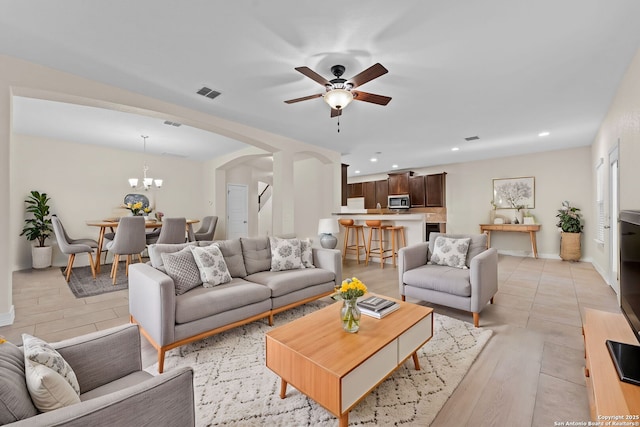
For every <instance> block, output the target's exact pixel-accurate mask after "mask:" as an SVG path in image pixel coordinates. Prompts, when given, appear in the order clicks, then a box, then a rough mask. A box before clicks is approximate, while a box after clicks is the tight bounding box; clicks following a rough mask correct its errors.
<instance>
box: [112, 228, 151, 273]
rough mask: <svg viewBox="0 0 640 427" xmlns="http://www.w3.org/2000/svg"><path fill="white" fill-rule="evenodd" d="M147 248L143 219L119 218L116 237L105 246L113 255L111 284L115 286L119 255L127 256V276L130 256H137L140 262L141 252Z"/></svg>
mask: <svg viewBox="0 0 640 427" xmlns="http://www.w3.org/2000/svg"><path fill="white" fill-rule="evenodd" d="M146 246H147V241H146V239H145V228H144V217H141V216H126V217H123V218H120V223H119V224H118V228H117V230H116V235H115V237H114V238H113V240H112V241H111V242H109V243H108V244H107V249H108V250H109V252H111V253H113V265H112V266H111V276H110V277H111V278H112V279H113V284H114V285H115V284H116V277H117V275H118V263H119V262H120V255H126V256H127V262H126V266H125V274H126V275H127V276H128V275H129V264H131V255H137V256H138V261H139V262H142V256H141V255H140V254H141V253H142V251H144V249H145V248H146Z"/></svg>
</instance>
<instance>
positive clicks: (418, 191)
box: [409, 175, 425, 208]
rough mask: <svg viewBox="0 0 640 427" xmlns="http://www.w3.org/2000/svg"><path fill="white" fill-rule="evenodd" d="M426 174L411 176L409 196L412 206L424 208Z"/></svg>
mask: <svg viewBox="0 0 640 427" xmlns="http://www.w3.org/2000/svg"><path fill="white" fill-rule="evenodd" d="M424 188H425V187H424V175H420V176H412V177H409V197H410V199H411V207H412V208H424V206H425V194H424V193H425V189H424Z"/></svg>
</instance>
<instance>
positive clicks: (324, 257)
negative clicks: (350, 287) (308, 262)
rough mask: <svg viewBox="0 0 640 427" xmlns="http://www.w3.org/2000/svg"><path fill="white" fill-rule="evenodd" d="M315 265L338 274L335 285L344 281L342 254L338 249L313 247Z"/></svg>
mask: <svg viewBox="0 0 640 427" xmlns="http://www.w3.org/2000/svg"><path fill="white" fill-rule="evenodd" d="M312 252H313V265H315V266H316V267H318V268H322V269H323V270H329V271H333V272H334V273H335V275H336V278H335V282H336V283H335V286H340V284H341V283H342V254H341V252H340V251H339V250H337V249H325V248H312Z"/></svg>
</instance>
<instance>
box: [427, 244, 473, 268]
mask: <svg viewBox="0 0 640 427" xmlns="http://www.w3.org/2000/svg"><path fill="white" fill-rule="evenodd" d="M470 242H471V239H470V238H465V239H452V238H451V237H443V236H438V237H437V238H436V241H435V242H434V245H433V254H431V260H430V261H429V264H437V265H446V266H449V267H455V268H467V266H466V265H465V262H466V260H467V252H468V251H469V243H470Z"/></svg>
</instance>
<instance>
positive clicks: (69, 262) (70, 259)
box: [67, 254, 76, 282]
mask: <svg viewBox="0 0 640 427" xmlns="http://www.w3.org/2000/svg"><path fill="white" fill-rule="evenodd" d="M75 259H76V254H71V255H69V260H68V261H67V282H68V281H69V279H70V278H71V270H72V269H73V261H74V260H75Z"/></svg>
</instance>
